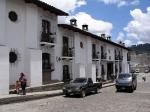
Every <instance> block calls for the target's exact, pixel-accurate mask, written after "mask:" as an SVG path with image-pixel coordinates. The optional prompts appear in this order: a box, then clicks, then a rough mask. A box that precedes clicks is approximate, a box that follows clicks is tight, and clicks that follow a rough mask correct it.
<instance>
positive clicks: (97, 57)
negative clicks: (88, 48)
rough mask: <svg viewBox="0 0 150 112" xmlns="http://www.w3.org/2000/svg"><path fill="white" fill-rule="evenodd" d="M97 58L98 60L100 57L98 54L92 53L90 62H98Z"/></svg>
mask: <svg viewBox="0 0 150 112" xmlns="http://www.w3.org/2000/svg"><path fill="white" fill-rule="evenodd" d="M99 58H100V57H99V55H98V54H96V53H93V54H92V60H93V61H99Z"/></svg>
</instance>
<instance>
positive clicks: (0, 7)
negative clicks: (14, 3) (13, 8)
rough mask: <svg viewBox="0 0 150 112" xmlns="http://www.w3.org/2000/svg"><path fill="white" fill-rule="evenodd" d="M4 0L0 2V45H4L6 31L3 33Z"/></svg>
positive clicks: (4, 21) (4, 18)
mask: <svg viewBox="0 0 150 112" xmlns="http://www.w3.org/2000/svg"><path fill="white" fill-rule="evenodd" d="M5 10H6V0H0V17H1V20H0V45H5V44H6V38H5V35H6V31H5V27H6V26H5V23H6V16H7V15H6V12H5Z"/></svg>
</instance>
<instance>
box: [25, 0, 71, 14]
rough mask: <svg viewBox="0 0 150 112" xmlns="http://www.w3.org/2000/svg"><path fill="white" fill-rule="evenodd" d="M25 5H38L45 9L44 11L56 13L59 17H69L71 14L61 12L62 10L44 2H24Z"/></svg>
mask: <svg viewBox="0 0 150 112" xmlns="http://www.w3.org/2000/svg"><path fill="white" fill-rule="evenodd" d="M24 1H25V3H33V4H35V5H37V6H38V7H41V8H43V9H44V10H48V11H50V12H51V13H55V14H56V15H59V16H68V15H69V14H68V13H66V12H64V11H62V10H60V9H57V8H55V7H53V6H51V5H49V4H47V3H45V2H42V1H40V0H24Z"/></svg>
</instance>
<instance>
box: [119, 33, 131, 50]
mask: <svg viewBox="0 0 150 112" xmlns="http://www.w3.org/2000/svg"><path fill="white" fill-rule="evenodd" d="M116 41H117V42H120V41H121V42H123V43H125V46H126V47H129V46H131V45H133V42H132V40H129V39H127V38H126V35H125V34H124V33H123V32H119V33H118V37H117V38H116Z"/></svg>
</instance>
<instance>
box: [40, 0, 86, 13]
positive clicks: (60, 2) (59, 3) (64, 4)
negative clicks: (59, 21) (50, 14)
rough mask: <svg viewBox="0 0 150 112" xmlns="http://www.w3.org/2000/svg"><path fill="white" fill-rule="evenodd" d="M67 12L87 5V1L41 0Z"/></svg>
mask: <svg viewBox="0 0 150 112" xmlns="http://www.w3.org/2000/svg"><path fill="white" fill-rule="evenodd" d="M41 1H43V2H46V3H48V4H50V5H52V6H54V7H56V8H59V9H61V10H63V11H66V12H72V11H74V10H75V9H76V8H77V7H81V6H82V5H86V0H41Z"/></svg>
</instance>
